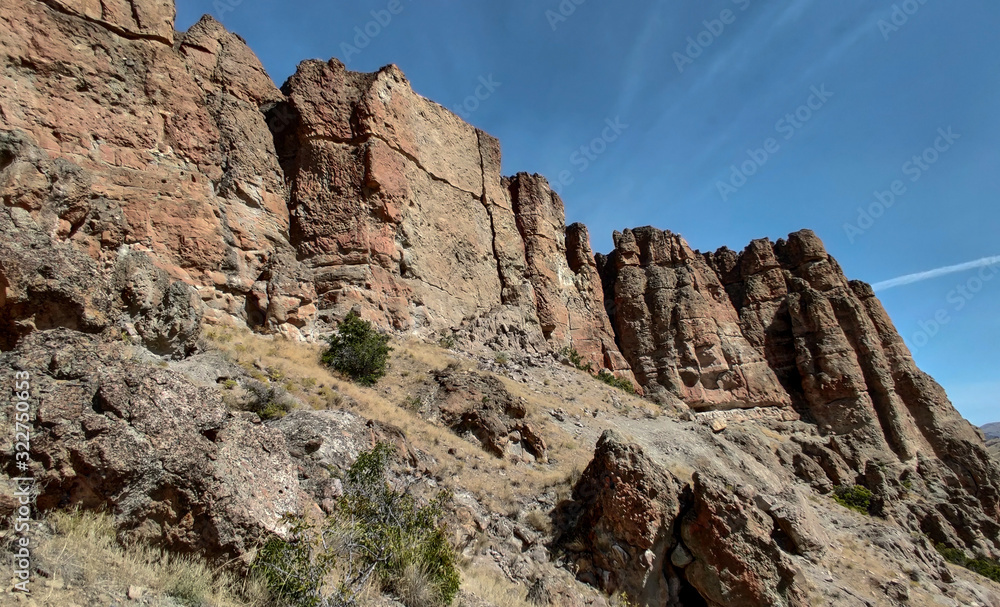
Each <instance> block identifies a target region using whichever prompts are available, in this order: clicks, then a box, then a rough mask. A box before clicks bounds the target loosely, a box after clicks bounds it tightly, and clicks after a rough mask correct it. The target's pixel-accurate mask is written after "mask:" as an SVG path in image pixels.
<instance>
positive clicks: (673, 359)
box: [601, 228, 1000, 551]
mask: <svg viewBox="0 0 1000 607" xmlns="http://www.w3.org/2000/svg"><path fill="white" fill-rule="evenodd" d="M601 262H602V264H603V265H602V272H603V278H604V280H605V287H606V294H608V295H609V296H611V295H613V298H614V299H613V300H611V301H609V304H608V309H609V311H610V312H611V314H612V317H613V322H614V323H615V326H616V331H617V333H618V336H619V341H620V345H621V348H622V352H623V354H624V355H625V357H626V359H628V360H629V361H630V362H631V363H632V367H633V369H634V371H635V373H636V377H637V379H638V380H639V381H640V383H642V384H643V385H644V387H646V388H647V390H649V391H650V392H652V393H653V394H654V395H655V394H656V393H657V391H658V390H668V391H670V392H672V393H674V394H676V395H678V396H679V397H680V398H682V399H683V400H685V402H688V403H689V404H691V405H692V406H693V407H694V408H695V409H699V410H710V409H732V408H742V407H760V406H778V407H781V408H783V409H786V410H791V409H794V410H795V411H797V412H798V413H800V414H801V415H802V416H803V419H805V420H807V421H808V422H810V423H813V424H816V426H817V427H818V429H819V431H820V432H821V433H822V434H824V435H826V436H827V437H828V444H827V445H825V446H822V445H817V444H808V445H807V444H803V446H804V447H808V448H807V449H806V455H808V457H809V458H812V459H814V462H815V463H818V465H819V466H820V467H821V468H822V469H824V470H825V475H826V476H827V478H828V479H829V480H830V481H832V482H833V483H835V484H854V482H855V480H854V479H852V478H850V472H849V471H850V470H855V471H859V470H865V469H866V468H867V467H868V466H869V463H872V462H875V463H877V464H878V465H884V463H885V462H888V461H895V462H898V463H899V464H901V465H902V466H903V468H904V469H909V470H911V471H912V472H913V473H916V471H917V470H919V471H920V472H919V474H921V475H924V476H925V478H927V479H935V480H934V481H933V482H943V484H944V485H945V486H948V487H953V488H954V491H953V492H951V493H952V495H951V497H950V498H949V499H959V500H961V499H963V498H960V497H959V495H960V494H962V493H965V492H968V494H970V495H975V496H976V506H975V507H974V508H971V509H967V510H966V511H965V513H964V515H963V516H962V517H961V522H960V523H958V524H954V525H951V524H949V523H947V522H944V521H946V520H949V518H950V517H951V518H952V519H954V517H953V516H951V515H949V514H948V513H950V512H951V509H950V507H948V506H947V505H946V504H945V503H943V502H936V503H937V505H936V506H934V507H932V508H930V509H928V508H926V507H924V506H919V505H914V504H910V505H908V506H902V507H901V509H903V510H905V509H906V508H909V509H910V510H911V511H913V512H915V513H916V515H917V517H918V518H919V519H921V520H923V521H925V524H926V525H928V526H929V527H928V528H933V529H934V530H935V531H934V535H935V541H941V542H951V543H960V544H966V545H976V546H978V548H977V549H980V550H985V551H994V550H996V549H997V546H996V545H995V542H993V541H992V540H988V539H987V540H986V543H985V544H983V539H984V538H990V537H992V536H991V533H992V529H994V528H995V527H996V524H997V521H998V520H1000V517H998V514H1000V513H998V510H997V507H998V506H997V504H998V501H997V496H998V493H997V491H998V488H1000V472H998V471H997V469H996V467H995V466H993V465H991V464H990V457H989V455H988V453H987V451H986V450H985V448H984V447H983V445H982V439H981V438H980V437H979V436H978V434H977V432H976V431H975V429H974V428H972V427H971V425H970V424H968V422H966V421H965V420H963V419H962V418H961V416H960V415H959V414H958V412H957V411H955V409H954V408H953V407H952V405H951V403H950V402H949V401H948V399H947V396H946V395H945V393H944V391H943V390H942V389H941V387H940V386H938V385H937V384H936V383H935V382H934V381H933V380H931V379H930V378H929V377H927V376H926V375H925V374H924V373H922V372H921V371H920V370H919V369H917V367H916V365H915V364H914V362H913V359H912V357H911V356H910V353H909V351H908V350H907V349H906V346H905V345H904V343H903V341H902V338H900V336H899V334H898V332H897V331H896V329H895V327H893V325H892V323H891V321H890V320H889V318H888V316H887V315H886V313H885V310H884V309H883V308H882V306H881V304H880V303H879V302H878V299H877V298H876V297H875V296H874V293H873V292H872V291H871V288H870V287H869V286H868V285H865V284H864V283H859V282H849V281H848V280H847V279H846V278H845V277H844V274H843V272H842V271H841V269H840V267H839V265H838V264H837V262H836V261H835V260H834V259H832V258H831V257H830V256H829V254H827V252H826V250H825V248H824V247H823V244H822V242H821V241H820V240H819V239H818V238H817V237H816V235H815V234H813V233H812V232H809V231H803V232H798V233H795V234H792V235H791V236H789V238H788V239H787V240H781V241H778V242H777V243H774V244H772V243H770V242H769V241H767V240H758V241H754V242H753V243H751V244H750V245H749V246H748V247H747V248H746V250H744V251H743V252H742V253H739V254H738V253H734V252H733V251H730V250H728V249H722V250H720V251H717V252H715V253H710V254H704V255H702V254H700V253H698V252H696V251H692V250H691V249H690V248H689V247H688V246H687V244H686V243H684V241H683V240H682V239H680V237H677V236H675V235H672V234H669V233H664V232H660V231H659V230H655V229H653V228H640V229H637V230H632V231H626V232H625V233H624V234H619V235H616V249H615V251H614V252H613V253H612V254H611V256H609V257H608V258H607V259H602V260H601ZM716 352H718V353H720V354H716ZM730 373H732V374H735V376H736V377H738V378H740V381H738V382H735V383H731V382H726V381H720V380H721V379H722V378H729V377H732V375H730ZM805 461H806V460H803V459H801V458H795V457H793V458H792V462H793V465H794V466H795V467H796V468H797V469H798V470H800V471H801V472H802V473H803V474H804V475H805V478H808V479H809V480H810V482H813V483H815V482H816V481H817V479H815V478H814V477H815V474H814V470H813V468H812V465H811V464H807V463H805ZM838 461H839V462H840V463H837V462H838ZM794 462H798V463H794ZM944 479H948V480H944ZM894 482H895V483H896V484H898V483H899V482H900V481H899V480H898V479H897V480H895V481H894ZM873 484H874V486H873V487H872V490H875V491H876V492H877V493H878V492H881V494H882V499H883V500H884V501H885V502H887V503H893V502H894V501H895V500H894V499H893V495H894V493H893V492H894V491H895V489H890V488H887V487H883V485H884V483H882V482H881V481H879V482H877V483H874V482H873ZM941 514H943V516H941ZM904 516H905V515H904ZM970 530H972V531H970Z"/></svg>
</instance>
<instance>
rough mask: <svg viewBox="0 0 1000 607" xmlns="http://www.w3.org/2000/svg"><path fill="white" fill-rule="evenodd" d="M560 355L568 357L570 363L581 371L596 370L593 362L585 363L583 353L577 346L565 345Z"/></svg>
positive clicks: (589, 371) (590, 371)
mask: <svg viewBox="0 0 1000 607" xmlns="http://www.w3.org/2000/svg"><path fill="white" fill-rule="evenodd" d="M559 355H560V356H565V357H566V358H568V359H569V362H570V364H572V365H573V366H574V367H576V368H577V369H579V370H581V371H586V372H587V373H593V372H594V365H593V364H592V363H587V364H583V355H582V354H580V353H579V352H577V351H576V348H571V347H569V346H563V348H562V349H561V350H559Z"/></svg>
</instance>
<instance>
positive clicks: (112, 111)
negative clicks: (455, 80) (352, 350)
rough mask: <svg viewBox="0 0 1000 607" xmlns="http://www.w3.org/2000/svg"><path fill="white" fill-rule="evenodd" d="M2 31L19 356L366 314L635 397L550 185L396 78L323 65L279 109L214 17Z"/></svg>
mask: <svg viewBox="0 0 1000 607" xmlns="http://www.w3.org/2000/svg"><path fill="white" fill-rule="evenodd" d="M116 6H117V5H116ZM119 8H120V9H121V10H118V9H119ZM126 8H128V10H126ZM95 11H96V12H95ZM91 13H94V14H91ZM3 19H4V25H5V27H4V32H3V34H0V45H2V46H0V50H2V53H3V56H4V61H5V64H6V65H7V72H6V74H5V75H4V80H3V87H4V88H3V93H4V94H3V100H2V102H3V104H4V105H3V110H4V116H5V125H4V127H3V129H2V131H0V148H2V149H0V152H2V158H3V163H2V165H0V169H2V173H0V180H2V181H0V187H2V190H0V191H2V193H3V196H4V200H5V202H6V205H5V209H6V212H5V213H4V217H3V219H2V220H3V221H4V222H5V225H4V233H5V234H12V235H15V234H16V237H15V238H13V239H9V240H8V241H5V242H4V243H3V244H2V245H0V246H2V247H4V249H3V254H4V258H5V259H6V260H7V263H5V264H4V268H3V269H2V271H0V284H3V285H4V287H5V290H4V295H3V299H2V300H0V320H2V323H3V334H4V339H3V341H4V344H5V345H6V347H11V346H12V345H13V344H14V343H15V342H16V341H17V339H18V336H19V335H23V334H25V333H26V332H30V331H31V330H33V329H40V328H47V327H56V326H65V327H72V328H77V329H81V330H85V331H90V332H99V331H102V330H104V329H106V328H108V327H113V326H119V327H122V328H124V329H125V330H126V331H127V332H129V333H131V334H133V336H135V337H138V338H141V339H142V340H143V341H144V343H146V344H147V345H149V346H150V347H151V348H154V349H155V350H156V351H157V352H162V353H170V352H173V353H177V354H183V353H185V352H189V351H190V350H191V348H192V347H193V343H194V341H195V338H196V334H197V327H198V325H199V323H200V321H201V320H202V319H203V318H204V320H205V321H207V322H215V323H219V322H221V323H237V324H245V325H247V326H250V327H254V328H255V329H258V330H262V331H265V332H279V333H284V334H286V335H289V336H292V337H296V338H299V337H303V336H315V335H316V334H317V333H321V332H323V331H325V330H328V328H329V327H330V326H331V324H334V323H335V322H336V321H337V320H338V319H339V318H341V317H342V316H343V315H344V314H345V313H346V312H347V310H349V309H350V308H352V307H355V306H357V307H358V308H359V309H360V311H361V312H362V314H363V315H364V316H366V317H368V318H370V319H371V320H374V321H376V322H378V323H380V324H381V325H383V326H387V327H393V328H396V329H399V330H406V331H420V332H423V333H432V332H451V331H458V332H460V333H462V334H463V335H465V336H467V337H469V338H470V339H471V340H473V341H477V342H481V343H484V344H486V345H489V346H492V347H495V348H496V349H505V348H511V349H523V350H529V351H531V350H534V351H546V350H551V349H557V350H558V349H560V348H562V347H570V348H575V349H577V350H578V351H580V352H581V353H582V354H583V356H584V358H585V359H586V360H588V361H589V362H592V363H593V365H594V366H595V368H610V369H612V370H614V371H616V372H617V373H618V374H619V375H621V376H623V377H628V378H630V377H631V374H630V373H629V371H628V367H627V365H626V364H625V363H624V360H623V359H622V357H621V356H620V355H619V354H618V352H617V348H616V347H615V345H614V340H613V338H612V336H611V333H610V327H609V324H608V320H607V318H606V316H605V315H604V313H603V305H602V302H601V297H600V291H601V290H600V288H599V287H598V278H597V275H596V273H595V271H594V263H593V255H592V253H591V252H590V248H589V242H588V238H587V234H586V231H585V230H581V229H579V228H574V230H573V232H572V237H571V238H570V240H569V244H570V246H571V248H570V249H569V250H567V237H566V234H567V232H566V230H567V228H566V226H565V212H564V210H563V206H562V202H561V201H560V200H559V199H558V197H557V196H555V195H554V194H552V193H551V191H550V190H549V188H548V185H547V183H546V182H545V180H544V179H543V178H541V177H538V176H534V177H531V176H528V175H518V176H516V177H513V178H511V179H507V180H505V179H503V178H502V177H501V175H500V146H499V143H498V142H497V140H496V139H494V138H493V137H491V136H489V135H487V134H486V133H483V132H482V131H480V130H478V129H475V128H473V127H471V126H469V125H468V124H466V123H465V122H463V121H462V120H461V119H459V118H458V117H457V116H455V115H454V114H452V113H451V112H449V111H447V110H445V109H444V108H442V107H441V106H440V105H438V104H436V103H433V102H431V101H428V100H426V99H424V98H422V97H420V96H419V95H417V94H415V93H414V92H413V91H412V90H411V89H410V86H409V83H408V82H407V81H406V78H405V77H404V76H403V74H402V73H401V72H400V71H399V70H398V69H397V68H395V67H394V66H389V67H387V68H385V69H383V70H381V71H379V72H378V73H376V74H359V73H353V72H349V71H347V70H346V69H345V68H344V66H343V65H342V64H340V63H339V62H337V61H336V60H332V61H330V62H328V63H323V62H319V61H307V62H304V63H303V64H302V65H301V66H300V67H299V70H298V71H297V72H296V74H295V75H294V76H293V77H292V78H290V79H289V81H288V82H287V83H286V84H285V86H284V87H283V90H281V91H279V90H278V89H277V88H276V87H275V86H274V84H273V83H272V82H271V80H270V79H269V78H268V76H267V74H266V73H265V72H264V69H263V67H262V66H261V64H260V62H259V61H258V60H257V58H256V57H255V56H254V55H253V53H252V52H251V51H250V50H249V49H248V48H247V47H246V45H245V43H244V42H243V41H242V40H241V39H240V38H239V37H237V36H235V35H233V34H231V33H229V32H226V31H225V30H224V29H223V28H222V26H221V25H219V24H218V23H217V22H215V21H214V20H212V19H211V18H210V17H205V18H203V19H202V20H201V21H200V22H199V23H197V24H196V25H194V26H193V27H192V28H191V29H190V30H189V31H188V32H186V33H175V32H174V31H173V29H172V20H173V6H172V4H171V3H158V2H142V1H138V0H137V1H135V2H133V3H132V4H128V3H124V2H123V3H121V7H117V8H114V9H112V8H110V5H107V6H104V8H103V10H96V9H94V10H92V7H91V6H90V4H87V3H72V2H64V3H55V2H53V3H47V4H46V3H41V2H34V1H31V0H24V1H20V0H19V1H18V3H17V4H16V6H11V7H10V10H6V11H4V15H3ZM515 205H516V206H515ZM43 250H44V251H45V252H44V254H43V253H41V252H40V251H43ZM571 266H572V267H571ZM46 268H50V269H51V270H53V271H50V272H46ZM126 276H127V277H128V279H127V280H128V281H129V282H130V284H129V285H126V284H125V281H126V279H125V277H126ZM540 319H541V320H540Z"/></svg>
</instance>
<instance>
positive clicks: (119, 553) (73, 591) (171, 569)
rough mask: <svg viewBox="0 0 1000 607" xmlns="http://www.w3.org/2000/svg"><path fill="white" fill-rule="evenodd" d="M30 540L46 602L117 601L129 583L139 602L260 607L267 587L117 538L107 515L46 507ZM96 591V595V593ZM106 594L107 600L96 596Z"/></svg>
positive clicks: (189, 558)
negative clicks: (42, 574)
mask: <svg viewBox="0 0 1000 607" xmlns="http://www.w3.org/2000/svg"><path fill="white" fill-rule="evenodd" d="M40 529H41V531H39V532H38V533H36V535H35V537H34V539H33V542H34V545H35V546H36V547H35V551H34V553H33V556H34V563H33V564H34V566H36V567H38V568H40V569H43V570H45V571H47V572H48V574H47V576H46V577H47V578H49V580H50V581H51V582H53V583H52V584H50V585H49V587H48V588H47V589H46V590H45V592H46V593H47V597H48V599H47V600H48V602H46V603H45V604H47V605H70V604H103V605H107V604H110V603H112V602H115V603H117V601H116V600H113V599H112V597H115V596H124V594H125V592H126V591H127V590H128V588H129V587H130V586H132V587H136V588H139V589H141V592H142V594H143V599H142V601H143V603H144V604H159V603H160V600H161V599H163V598H166V597H170V598H171V599H173V600H172V601H171V602H172V603H176V604H181V605H188V606H199V607H202V606H203V607H236V606H237V605H241V606H248V607H264V605H266V604H268V597H267V592H266V589H265V588H264V587H263V584H261V583H260V580H259V579H258V578H256V577H253V576H251V577H247V578H243V579H237V578H236V577H234V576H232V575H230V574H229V573H226V572H225V571H222V570H219V569H217V568H215V567H213V566H212V565H210V564H209V563H207V562H206V561H204V560H202V559H200V558H198V557H196V556H181V555H172V554H169V553H165V552H163V551H162V550H160V549H159V548H154V547H152V546H149V545H146V544H143V543H141V542H128V543H124V544H123V543H120V542H119V541H118V540H117V539H116V532H115V521H114V519H113V517H112V516H110V515H108V514H104V513H96V512H80V511H71V512H66V511H58V510H56V511H51V512H49V513H48V514H47V515H46V516H45V519H44V520H43V521H41V527H40ZM95 593H97V594H95ZM99 597H107V600H99Z"/></svg>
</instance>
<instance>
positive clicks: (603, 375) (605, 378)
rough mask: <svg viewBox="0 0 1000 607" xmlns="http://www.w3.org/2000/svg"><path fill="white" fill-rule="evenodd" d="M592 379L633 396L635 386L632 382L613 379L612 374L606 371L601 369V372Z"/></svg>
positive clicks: (617, 378) (618, 378)
mask: <svg viewBox="0 0 1000 607" xmlns="http://www.w3.org/2000/svg"><path fill="white" fill-rule="evenodd" d="M594 377H596V378H597V379H599V380H601V381H602V382H604V383H606V384H608V385H609V386H611V387H612V388H618V389H619V390H621V391H623V392H627V393H629V394H635V386H633V385H632V382H630V381H629V380H627V379H623V378H620V377H615V375H614V373H612V372H611V371H608V370H607V369H601V372H600V373H598V374H597V375H595V376H594Z"/></svg>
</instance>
